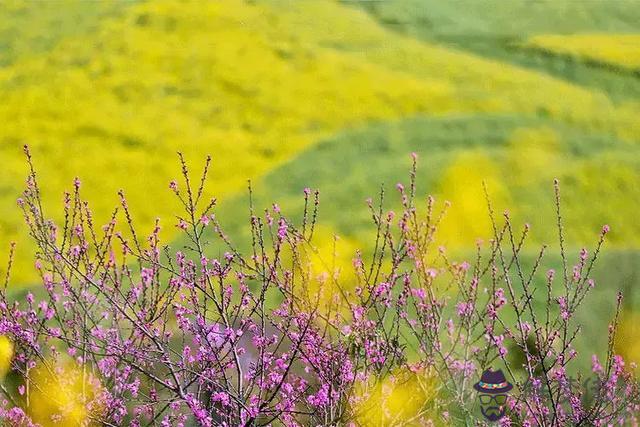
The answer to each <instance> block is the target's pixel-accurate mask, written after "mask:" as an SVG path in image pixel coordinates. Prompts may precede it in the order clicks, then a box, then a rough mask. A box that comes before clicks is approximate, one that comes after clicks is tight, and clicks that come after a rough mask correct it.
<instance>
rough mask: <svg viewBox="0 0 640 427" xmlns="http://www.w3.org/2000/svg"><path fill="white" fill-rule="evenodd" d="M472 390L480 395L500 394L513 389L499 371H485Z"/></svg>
mask: <svg viewBox="0 0 640 427" xmlns="http://www.w3.org/2000/svg"><path fill="white" fill-rule="evenodd" d="M473 388H475V389H476V390H478V391H479V392H481V393H490V394H500V393H506V392H508V391H509V390H511V389H512V388H513V385H511V384H510V383H509V382H508V381H507V379H506V378H505V377H504V374H503V373H502V371H501V370H500V369H498V370H497V371H492V370H490V369H487V370H486V371H484V372H483V373H482V377H481V378H480V381H478V382H477V383H475V384H474V385H473Z"/></svg>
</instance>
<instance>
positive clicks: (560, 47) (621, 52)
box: [525, 34, 640, 70]
mask: <svg viewBox="0 0 640 427" xmlns="http://www.w3.org/2000/svg"><path fill="white" fill-rule="evenodd" d="M525 46H527V47H533V48H539V49H544V50H548V51H551V52H555V53H560V54H565V55H572V56H575V57H577V58H584V59H588V60H592V61H597V62H602V63H605V64H612V65H614V66H617V67H622V68H628V69H632V70H637V69H640V34H568V35H564V34H541V35H536V36H533V37H531V38H530V39H529V40H528V41H527V43H525Z"/></svg>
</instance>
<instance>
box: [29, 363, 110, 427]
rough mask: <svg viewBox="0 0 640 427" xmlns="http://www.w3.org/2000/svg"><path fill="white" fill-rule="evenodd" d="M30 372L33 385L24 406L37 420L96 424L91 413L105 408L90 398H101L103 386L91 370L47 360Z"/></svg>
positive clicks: (46, 425) (55, 423)
mask: <svg viewBox="0 0 640 427" xmlns="http://www.w3.org/2000/svg"><path fill="white" fill-rule="evenodd" d="M30 375H31V376H32V386H31V387H30V389H29V390H28V391H27V392H26V394H25V396H24V397H25V399H28V401H29V403H28V405H25V407H26V408H27V413H28V414H29V415H30V416H31V418H32V419H33V420H34V421H35V422H37V423H38V424H40V425H41V426H43V427H49V426H59V425H94V423H92V422H91V421H92V417H93V416H95V415H97V414H98V413H99V412H100V411H101V410H102V409H101V407H100V405H99V404H92V403H91V402H97V401H98V400H97V399H96V397H97V396H98V395H99V393H100V392H101V391H102V388H101V386H100V383H99V381H98V380H97V379H96V378H95V377H94V376H93V375H92V374H91V372H90V371H88V370H87V372H85V373H83V372H82V370H80V369H77V368H72V367H64V366H55V365H51V364H47V366H38V367H36V368H35V369H33V371H32V372H31V373H30ZM94 411H95V413H94Z"/></svg>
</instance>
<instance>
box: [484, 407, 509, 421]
mask: <svg viewBox="0 0 640 427" xmlns="http://www.w3.org/2000/svg"><path fill="white" fill-rule="evenodd" d="M480 411H481V412H482V415H484V416H485V418H486V419H488V420H489V421H498V420H499V419H500V418H502V417H504V412H505V411H504V407H500V406H480Z"/></svg>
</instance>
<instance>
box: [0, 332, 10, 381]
mask: <svg viewBox="0 0 640 427" xmlns="http://www.w3.org/2000/svg"><path fill="white" fill-rule="evenodd" d="M12 358H13V343H12V342H11V340H10V339H9V338H8V337H6V336H5V335H0V379H2V378H4V376H5V375H7V372H9V369H10V368H11V359H12Z"/></svg>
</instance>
